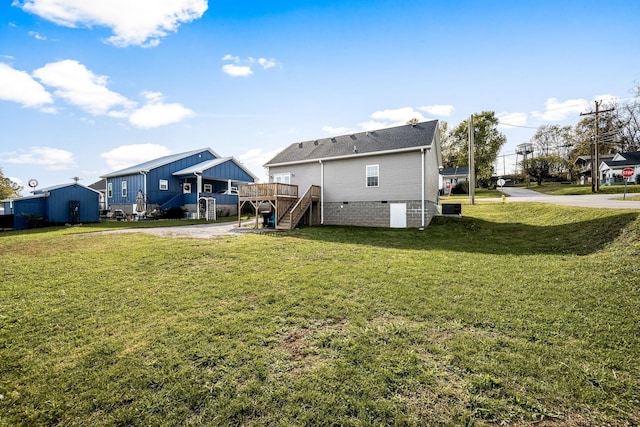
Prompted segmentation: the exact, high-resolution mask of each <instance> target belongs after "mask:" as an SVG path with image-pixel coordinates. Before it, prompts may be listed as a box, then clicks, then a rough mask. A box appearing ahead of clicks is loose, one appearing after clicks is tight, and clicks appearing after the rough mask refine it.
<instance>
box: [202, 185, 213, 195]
mask: <svg viewBox="0 0 640 427" xmlns="http://www.w3.org/2000/svg"><path fill="white" fill-rule="evenodd" d="M202 191H203V192H205V193H213V186H212V185H211V184H204V185H203V186H202Z"/></svg>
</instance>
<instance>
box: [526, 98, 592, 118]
mask: <svg viewBox="0 0 640 427" xmlns="http://www.w3.org/2000/svg"><path fill="white" fill-rule="evenodd" d="M544 106H545V110H544V112H542V113H540V112H538V111H533V112H532V113H531V114H532V115H533V116H534V117H535V118H537V119H540V120H545V121H549V122H556V121H560V120H564V119H566V118H568V117H572V116H577V115H579V114H580V113H581V112H583V111H585V109H587V108H588V107H589V101H587V100H586V99H568V100H566V101H563V102H561V101H558V99H557V98H549V99H547V101H546V102H545V103H544Z"/></svg>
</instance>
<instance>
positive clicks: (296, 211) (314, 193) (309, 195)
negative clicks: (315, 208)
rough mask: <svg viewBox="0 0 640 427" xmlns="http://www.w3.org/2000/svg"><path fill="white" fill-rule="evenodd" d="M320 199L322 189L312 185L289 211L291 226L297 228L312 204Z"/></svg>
mask: <svg viewBox="0 0 640 427" xmlns="http://www.w3.org/2000/svg"><path fill="white" fill-rule="evenodd" d="M319 198H320V187H319V186H317V185H312V186H311V187H309V189H308V190H307V192H306V193H304V195H303V196H302V197H301V198H300V200H298V202H297V203H296V204H295V205H294V206H293V207H292V208H291V210H290V211H289V220H290V226H291V227H295V226H296V224H298V221H300V219H301V218H302V215H304V214H305V212H306V211H307V209H308V208H309V205H310V204H311V202H312V201H313V200H314V199H315V200H318V199H319Z"/></svg>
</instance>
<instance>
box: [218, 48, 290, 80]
mask: <svg viewBox="0 0 640 427" xmlns="http://www.w3.org/2000/svg"><path fill="white" fill-rule="evenodd" d="M220 59H221V60H222V61H230V62H233V64H225V65H223V66H222V72H224V73H225V74H228V75H230V76H232V77H247V76H250V75H251V74H253V67H254V66H256V65H258V66H260V67H262V69H264V70H268V69H269V68H273V67H275V66H277V65H278V62H277V61H276V60H275V59H273V58H270V59H267V58H254V57H252V56H250V57H248V58H247V59H240V57H239V56H234V55H231V54H230V53H228V54H226V55H225V56H223V57H222V58H220Z"/></svg>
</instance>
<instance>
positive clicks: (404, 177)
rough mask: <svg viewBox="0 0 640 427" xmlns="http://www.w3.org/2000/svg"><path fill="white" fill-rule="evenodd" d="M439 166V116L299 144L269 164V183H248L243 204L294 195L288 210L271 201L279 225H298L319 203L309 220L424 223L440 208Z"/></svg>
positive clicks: (392, 224) (395, 224) (398, 224)
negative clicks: (272, 194) (273, 195)
mask: <svg viewBox="0 0 640 427" xmlns="http://www.w3.org/2000/svg"><path fill="white" fill-rule="evenodd" d="M440 166H441V153H440V135H439V133H438V122H437V121H435V120H434V121H429V122H422V123H417V124H413V125H405V126H398V127H393V128H387V129H379V130H374V131H366V132H359V133H353V134H348V135H342V136H336V137H331V138H322V139H317V140H311V141H304V142H298V143H294V144H291V145H290V146H289V147H287V148H285V149H284V150H283V151H282V152H280V153H279V154H278V155H276V156H275V157H274V158H273V159H271V160H270V161H268V162H267V163H266V164H265V167H266V168H268V175H269V181H270V184H258V187H256V186H255V185H253V186H252V185H250V186H247V187H244V188H242V191H244V193H243V192H242V191H241V201H242V200H243V197H244V199H245V200H252V201H256V200H257V201H258V202H264V201H265V200H259V199H260V197H261V194H262V195H263V196H264V193H265V192H266V193H268V192H270V191H272V189H275V190H273V191H275V192H277V194H281V195H282V199H283V200H286V199H287V198H291V199H292V200H291V202H289V203H288V204H286V205H282V206H283V207H282V208H278V206H279V205H278V204H277V203H274V202H273V201H272V200H269V203H272V204H273V205H274V206H276V211H277V215H276V218H275V225H276V227H278V226H279V225H280V226H281V228H289V227H295V226H296V225H297V224H298V222H299V221H300V220H301V219H304V218H305V216H304V215H303V214H304V210H305V209H306V207H307V206H308V207H309V208H310V209H313V208H314V206H316V209H315V216H314V215H309V216H308V217H306V218H307V219H306V220H307V221H308V222H309V223H311V224H326V225H357V226H371V227H398V228H402V227H424V226H426V225H428V224H429V222H430V221H431V219H432V218H433V216H435V215H436V213H437V204H438V171H439V168H440ZM274 185H280V186H287V187H282V188H280V187H274ZM260 186H263V187H264V188H268V190H266V191H262V190H261V189H260V188H259V187H260ZM269 186H271V187H269ZM290 187H293V188H290ZM298 188H299V189H300V192H299V193H298ZM307 195H308V196H307ZM306 197H308V200H307V201H306V202H305V201H304V200H305V198H306ZM300 205H301V206H302V208H301V209H299V210H298V211H297V212H298V213H297V214H296V213H295V212H296V209H298V206H300Z"/></svg>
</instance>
